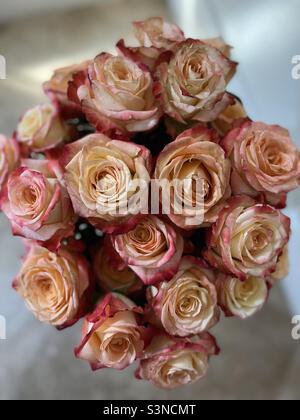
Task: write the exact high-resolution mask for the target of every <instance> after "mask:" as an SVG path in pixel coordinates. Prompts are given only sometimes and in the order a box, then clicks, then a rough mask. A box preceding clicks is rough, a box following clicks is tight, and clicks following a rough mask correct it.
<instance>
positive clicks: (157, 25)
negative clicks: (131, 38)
mask: <svg viewBox="0 0 300 420" xmlns="http://www.w3.org/2000/svg"><path fill="white" fill-rule="evenodd" d="M133 28H134V32H135V36H136V38H137V40H138V41H139V43H140V45H141V46H143V47H156V48H164V49H168V48H171V47H172V46H173V45H174V44H176V43H177V42H182V41H184V34H183V32H182V30H181V29H180V28H179V27H178V26H177V25H174V24H171V23H169V22H166V21H165V20H164V18H162V17H151V18H149V19H146V20H144V21H139V22H134V23H133Z"/></svg>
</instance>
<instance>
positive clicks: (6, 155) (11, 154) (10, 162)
mask: <svg viewBox="0 0 300 420" xmlns="http://www.w3.org/2000/svg"><path fill="white" fill-rule="evenodd" d="M19 157H20V151H19V147H18V143H17V142H16V140H15V139H13V138H12V139H8V138H6V137H5V136H3V135H2V134H0V192H1V191H2V189H3V187H4V186H5V183H6V181H7V178H8V176H9V174H10V173H11V172H12V171H13V170H14V169H15V167H16V166H17V164H18V162H19Z"/></svg>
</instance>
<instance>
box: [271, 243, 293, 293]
mask: <svg viewBox="0 0 300 420" xmlns="http://www.w3.org/2000/svg"><path fill="white" fill-rule="evenodd" d="M289 270H290V259H289V247H288V245H286V246H285V247H284V248H283V252H282V254H281V255H280V257H279V259H278V263H277V266H276V271H275V272H274V273H272V275H271V276H270V277H269V278H268V283H269V284H270V285H271V286H275V285H276V284H277V283H278V282H280V281H281V280H284V279H285V278H286V277H287V276H288V274H289Z"/></svg>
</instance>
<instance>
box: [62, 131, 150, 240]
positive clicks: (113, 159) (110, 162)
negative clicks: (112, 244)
mask: <svg viewBox="0 0 300 420" xmlns="http://www.w3.org/2000/svg"><path fill="white" fill-rule="evenodd" d="M61 162H62V166H64V167H65V180H66V184H67V188H68V191H69V194H70V196H71V199H72V202H73V206H74V209H75V212H76V213H77V214H78V215H79V216H81V217H84V218H87V219H89V220H90V222H91V223H93V224H94V225H95V226H96V227H98V228H99V229H102V230H104V231H106V232H108V233H112V232H117V233H122V232H124V231H128V230H130V229H132V228H133V227H134V226H135V225H136V223H137V220H138V219H139V218H140V216H139V214H138V213H139V211H140V209H141V203H140V199H141V195H142V194H141V193H143V191H145V190H147V187H148V185H149V183H150V175H149V172H150V171H151V155H150V152H149V151H148V150H147V149H146V148H144V147H143V146H139V145H136V144H133V143H129V142H123V141H118V140H112V139H110V138H108V137H106V136H104V135H103V134H94V135H90V136H87V137H85V138H83V139H82V140H80V141H77V142H75V143H72V144H70V145H68V146H66V148H65V151H64V156H63V157H62V161H61ZM141 189H142V190H143V191H141ZM146 192H147V191H146ZM147 196H148V194H147Z"/></svg>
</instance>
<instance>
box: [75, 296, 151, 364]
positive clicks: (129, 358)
mask: <svg viewBox="0 0 300 420" xmlns="http://www.w3.org/2000/svg"><path fill="white" fill-rule="evenodd" d="M139 312H140V311H139V310H137V309H136V308H135V305H134V303H133V302H132V301H130V300H129V299H127V298H125V296H122V295H118V294H116V293H113V294H109V295H107V296H106V297H105V298H104V299H103V300H102V301H101V302H100V303H99V304H98V306H97V308H96V309H95V311H94V313H93V314H91V315H89V316H88V317H87V318H86V319H85V321H84V325H83V329H82V342H81V344H80V345H79V346H78V347H77V348H76V349H75V355H76V356H77V357H78V358H80V359H83V360H86V361H87V362H89V363H90V365H91V368H92V369H93V370H98V369H102V368H104V367H108V368H113V369H117V370H123V369H125V368H127V367H128V366H129V365H131V364H132V363H133V362H134V361H135V360H136V359H137V358H139V357H141V355H142V352H143V349H144V341H143V334H144V330H143V328H142V327H140V326H139V320H138V317H139Z"/></svg>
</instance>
